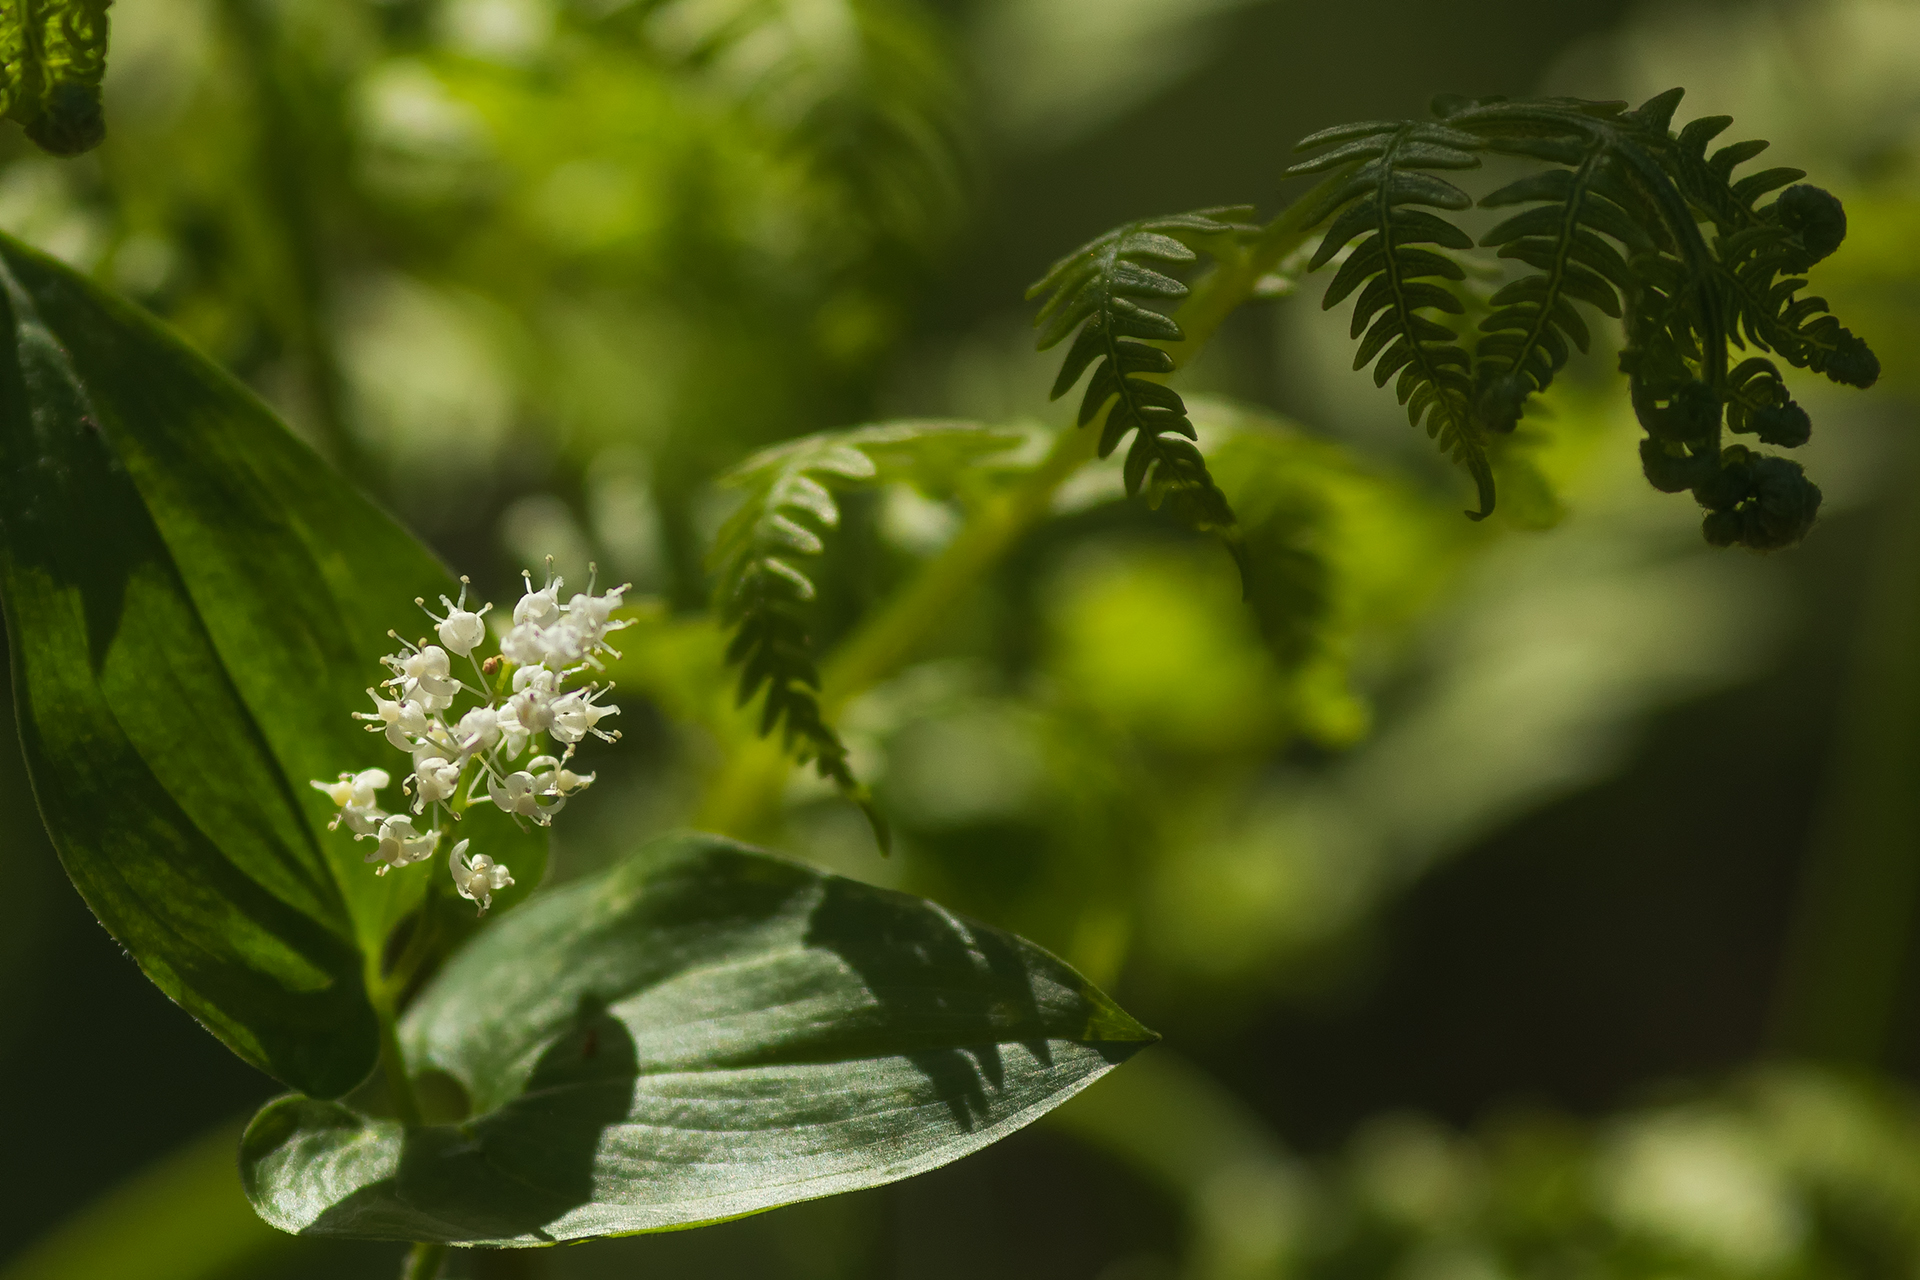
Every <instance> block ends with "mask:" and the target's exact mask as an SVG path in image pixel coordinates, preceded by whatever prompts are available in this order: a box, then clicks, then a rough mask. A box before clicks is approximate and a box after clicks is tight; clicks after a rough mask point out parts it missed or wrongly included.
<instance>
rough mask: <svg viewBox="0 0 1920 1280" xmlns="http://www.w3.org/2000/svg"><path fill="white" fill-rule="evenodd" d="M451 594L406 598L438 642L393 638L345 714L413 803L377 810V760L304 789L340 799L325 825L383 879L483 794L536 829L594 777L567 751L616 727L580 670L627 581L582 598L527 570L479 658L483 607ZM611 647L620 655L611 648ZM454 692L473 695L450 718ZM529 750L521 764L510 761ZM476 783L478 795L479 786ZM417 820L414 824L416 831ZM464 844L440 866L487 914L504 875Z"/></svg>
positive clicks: (612, 737)
mask: <svg viewBox="0 0 1920 1280" xmlns="http://www.w3.org/2000/svg"><path fill="white" fill-rule="evenodd" d="M460 583H461V586H460V597H459V599H457V600H449V599H447V597H445V596H441V597H440V604H441V606H442V607H443V608H444V609H445V610H446V612H445V614H444V615H436V614H434V613H433V612H432V611H430V610H426V601H424V600H416V601H415V602H414V603H415V604H418V605H419V606H420V607H421V608H422V610H426V611H427V617H428V618H429V619H431V620H432V621H433V622H434V623H435V624H436V625H435V632H436V634H437V636H438V638H439V640H440V643H439V644H429V643H427V642H426V640H425V639H422V640H421V641H420V642H419V643H417V644H415V643H409V642H407V641H405V640H402V639H400V637H399V635H398V634H397V633H390V634H393V638H394V639H395V640H398V641H399V643H400V652H398V653H395V654H390V655H388V656H387V657H385V658H383V659H381V661H382V662H384V663H385V664H386V666H387V668H388V669H389V670H390V671H391V672H392V675H391V676H389V677H388V678H387V679H386V680H384V681H382V682H381V688H384V689H386V690H387V691H388V692H389V693H391V694H392V695H393V696H392V697H382V696H381V694H380V690H379V689H368V690H367V696H368V697H370V698H372V699H373V706H374V709H373V710H372V711H370V712H369V711H356V712H355V713H354V718H355V719H356V720H365V721H368V722H369V723H368V725H367V731H368V732H370V733H378V734H381V735H382V736H384V737H385V738H386V740H387V741H388V743H390V744H391V745H392V746H393V747H395V748H396V749H398V750H400V751H404V752H406V753H407V754H408V755H409V756H411V757H412V760H413V769H412V771H411V772H409V773H408V774H407V775H406V777H405V779H404V780H403V781H402V782H401V784H400V789H401V791H402V793H403V794H405V795H408V796H411V797H412V799H413V804H412V809H413V813H412V815H411V816H409V815H407V814H404V813H400V814H393V813H388V812H387V811H385V810H384V809H382V808H381V807H380V801H379V795H378V793H379V792H380V791H382V790H384V789H385V788H386V787H388V786H389V785H391V783H392V778H391V776H390V775H389V774H388V773H387V771H386V770H384V769H379V768H374V769H363V770H360V771H359V772H357V773H356V772H348V773H343V774H341V775H340V776H339V778H338V779H337V780H335V781H333V782H322V781H316V782H314V783H313V784H312V785H313V786H314V788H315V789H316V790H319V791H321V792H324V793H325V794H326V796H327V798H328V799H330V800H332V801H333V803H334V804H335V805H337V806H339V809H340V812H339V813H338V814H336V815H335V817H334V820H333V822H332V823H331V824H330V827H331V828H338V827H340V826H342V825H344V826H345V827H346V828H347V830H348V831H350V832H352V833H353V838H354V839H355V840H372V841H374V847H373V850H372V852H370V853H368V854H367V856H366V861H368V862H377V863H379V864H380V865H379V866H377V867H375V868H374V874H375V875H382V876H383V875H386V874H387V873H388V872H389V871H391V870H394V869H395V868H398V867H405V866H410V865H412V864H413V863H416V862H422V861H425V860H426V859H428V858H430V857H432V856H433V855H434V853H435V851H436V850H437V849H438V847H439V844H440V840H441V837H442V835H443V834H444V832H445V831H446V829H447V827H446V824H447V823H449V822H458V821H459V820H460V816H461V814H462V813H463V812H464V811H465V810H466V809H467V808H468V807H469V806H470V805H472V804H475V803H477V802H478V801H480V800H482V799H485V800H488V801H491V802H492V803H493V804H494V805H496V806H497V807H499V808H500V809H501V810H502V811H503V812H505V813H507V814H509V815H511V816H512V817H513V819H514V821H516V822H519V823H523V824H524V823H526V822H533V823H535V824H537V825H539V826H543V827H544V826H546V825H548V824H549V823H551V822H552V821H553V816H554V815H555V814H556V813H558V812H559V811H560V810H561V809H562V808H564V807H565V806H566V803H567V800H568V799H569V798H570V797H572V796H574V795H576V794H578V793H579V792H581V791H584V790H585V789H586V788H587V787H588V786H589V785H591V784H592V782H593V780H594V775H593V774H591V773H585V774H583V773H576V772H575V771H574V770H573V769H572V768H571V767H570V765H571V763H572V760H573V753H574V749H575V748H576V747H577V746H579V744H580V743H581V742H583V741H585V740H586V739H587V738H588V737H596V738H600V739H602V740H603V741H606V742H613V741H616V740H617V739H618V738H619V736H620V735H619V734H618V733H617V732H615V731H611V730H607V729H602V728H600V727H599V723H600V721H602V720H604V719H606V718H607V717H608V716H615V715H619V714H620V708H619V707H616V706H613V705H611V704H609V703H604V702H601V701H599V699H600V697H601V696H602V695H603V694H605V693H606V692H608V691H610V690H611V689H612V687H613V686H612V685H606V686H602V685H600V684H599V683H598V682H597V681H595V680H593V679H591V678H588V679H586V680H585V682H584V683H582V682H581V680H580V678H581V677H582V676H585V675H587V673H589V672H592V671H597V670H600V669H601V666H602V664H601V662H600V657H601V655H602V654H612V653H613V652H614V651H613V650H612V648H611V647H610V646H609V645H608V644H607V637H608V635H610V634H611V633H612V632H615V631H618V630H620V629H621V628H622V627H624V626H626V625H627V624H626V622H625V621H624V620H615V619H614V618H613V612H614V610H616V609H618V608H619V607H620V602H621V598H622V597H623V596H624V595H625V593H626V591H627V588H626V587H624V586H620V587H615V588H614V589H613V590H611V591H609V592H607V593H605V594H604V595H594V594H593V586H592V584H591V583H589V584H588V587H587V590H586V591H585V592H583V593H580V594H578V595H575V596H574V597H573V598H572V599H571V600H570V601H568V602H566V603H565V604H562V603H561V602H560V590H561V588H562V587H563V586H564V585H565V582H564V580H563V579H561V578H558V577H555V576H553V574H552V573H551V571H549V573H548V576H547V580H546V583H545V584H544V585H543V586H541V587H540V588H539V589H538V590H536V589H535V588H534V585H533V579H532V576H531V575H527V576H526V584H527V589H526V594H525V595H524V596H523V597H522V598H521V600H520V602H519V603H518V604H517V605H515V606H514V611H513V627H512V629H511V630H509V631H507V633H506V634H505V636H503V637H502V639H501V641H500V652H499V653H498V654H497V655H495V656H492V657H487V658H485V659H484V660H483V659H482V657H481V654H480V647H481V645H482V643H483V642H484V641H485V640H486V638H487V624H486V614H487V613H488V611H490V610H491V609H492V608H493V606H492V605H491V604H488V605H483V606H481V607H480V608H479V609H469V608H467V586H468V584H467V580H466V579H465V578H462V579H461V580H460ZM615 656H618V655H617V654H616V655H615ZM456 658H457V659H459V660H460V661H461V662H463V663H464V664H465V665H466V666H468V667H470V668H472V676H473V682H472V683H468V681H467V680H466V678H465V674H466V673H464V672H462V673H461V674H458V675H456V674H455V673H454V659H456ZM463 698H467V699H472V700H473V702H472V705H470V706H468V707H467V709H466V710H465V711H463V712H460V713H459V714H455V712H456V708H457V706H458V704H459V703H460V701H461V700H462V699H463ZM547 738H551V739H552V740H553V741H554V743H556V744H558V745H559V748H560V753H559V754H558V755H553V754H551V753H549V752H548V751H545V750H542V749H541V748H542V747H543V746H544V739H547ZM530 752H531V753H532V754H531V758H529V759H527V760H526V761H525V763H524V764H521V763H519V762H520V761H521V759H522V757H526V756H528V755H529V753H530ZM483 793H484V794H483ZM416 820H419V821H425V822H426V823H427V829H426V830H424V831H422V830H419V829H418V827H417V826H416V825H415V824H416ZM468 843H469V842H468V841H466V840H461V841H458V842H457V843H455V844H454V846H453V848H452V849H451V851H450V852H449V854H448V857H447V869H448V871H449V872H450V874H451V875H452V877H453V883H454V888H455V890H456V891H457V892H458V893H459V894H460V896H461V897H463V898H465V899H467V900H468V901H469V902H473V903H476V904H478V906H479V909H480V914H482V915H484V914H486V911H487V908H488V907H489V906H491V905H492V904H493V895H494V894H495V893H497V892H499V891H500V890H501V889H504V888H506V887H507V886H509V885H511V884H512V883H513V876H512V873H511V872H510V871H509V870H508V869H507V868H506V867H505V866H504V865H502V864H500V863H498V862H496V861H494V859H493V858H492V856H491V855H489V854H486V853H477V854H475V855H473V856H472V857H471V858H469V857H468V856H467V846H468Z"/></svg>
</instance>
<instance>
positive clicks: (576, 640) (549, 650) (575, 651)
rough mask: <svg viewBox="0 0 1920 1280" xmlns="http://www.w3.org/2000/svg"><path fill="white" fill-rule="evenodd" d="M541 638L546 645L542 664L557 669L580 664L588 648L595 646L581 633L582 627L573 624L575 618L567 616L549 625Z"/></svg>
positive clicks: (541, 658) (541, 657)
mask: <svg viewBox="0 0 1920 1280" xmlns="http://www.w3.org/2000/svg"><path fill="white" fill-rule="evenodd" d="M540 638H541V640H543V641H544V642H545V647H546V651H545V652H544V653H543V654H541V656H540V661H541V664H542V665H543V666H547V667H550V668H552V669H553V670H555V671H564V670H566V669H567V668H568V667H571V666H575V665H578V663H579V662H580V660H581V659H582V658H585V657H586V656H587V650H588V649H590V648H592V647H593V646H592V645H591V644H590V643H589V642H588V640H587V638H586V636H584V635H582V634H581V631H580V628H579V627H577V626H575V625H574V624H573V619H571V618H567V617H562V618H561V619H560V621H558V622H556V623H554V624H553V625H552V626H550V627H548V628H547V629H546V630H545V631H543V632H542V633H541V636H540Z"/></svg>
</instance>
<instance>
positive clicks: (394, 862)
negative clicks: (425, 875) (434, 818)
mask: <svg viewBox="0 0 1920 1280" xmlns="http://www.w3.org/2000/svg"><path fill="white" fill-rule="evenodd" d="M439 842H440V832H439V830H438V829H432V830H428V831H415V830H414V829H413V819H412V818H409V817H406V816H405V815H400V816H397V817H392V818H388V819H387V820H386V821H384V822H382V823H381V824H380V842H379V843H378V844H377V845H375V846H374V850H373V852H372V853H370V854H368V855H367V857H366V861H368V862H378V863H380V864H381V865H379V866H377V867H375V868H374V869H373V874H375V875H377V876H383V875H385V874H387V872H389V871H391V870H392V869H393V868H395V867H404V866H407V865H408V864H409V863H414V862H419V861H421V860H422V859H424V858H431V857H432V856H433V847H434V846H435V845H436V844H438V843H439ZM463 843H464V842H463Z"/></svg>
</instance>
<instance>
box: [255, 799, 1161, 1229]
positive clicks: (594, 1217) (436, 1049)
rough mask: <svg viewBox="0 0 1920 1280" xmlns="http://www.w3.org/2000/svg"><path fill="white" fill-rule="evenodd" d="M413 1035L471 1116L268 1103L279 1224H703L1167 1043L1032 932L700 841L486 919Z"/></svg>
mask: <svg viewBox="0 0 1920 1280" xmlns="http://www.w3.org/2000/svg"><path fill="white" fill-rule="evenodd" d="M402 1038H403V1042H404V1044H405V1047H406V1052H407V1056H408V1060H409V1062H410V1064H411V1065H412V1067H413V1068H414V1069H416V1070H420V1071H425V1070H437V1071H442V1072H445V1073H447V1075H449V1076H451V1077H452V1078H453V1079H454V1080H456V1081H458V1082H459V1084H460V1085H461V1086H462V1087H463V1088H464V1089H465V1090H466V1093H467V1096H468V1097H469V1098H470V1099H471V1100H472V1104H473V1111H474V1113H475V1115H474V1118H473V1119H470V1120H468V1121H466V1122H464V1123H461V1124H454V1125H440V1126H429V1127H424V1128H420V1129H416V1130H413V1131H411V1132H406V1131H403V1130H402V1129H401V1127H400V1126H399V1125H398V1124H396V1123H394V1122H392V1121H383V1120H373V1119H370V1118H367V1117H364V1116H361V1115H358V1114H356V1113H354V1112H352V1111H350V1110H348V1109H347V1108H345V1107H342V1106H338V1105H336V1104H331V1103H322V1102H315V1101H312V1100H311V1099H305V1098H285V1099H282V1100H280V1101H278V1102H275V1103H272V1104H270V1105H269V1106H268V1107H267V1108H266V1109H265V1110H263V1111H262V1112H261V1113H260V1115H259V1116H258V1117H256V1118H255V1120H254V1122H253V1125H252V1127H251V1128H250V1129H249V1131H248V1134H247V1139H246V1142H245V1143H244V1145H243V1148H242V1157H241V1159H242V1176H243V1179H244V1181H245V1184H246V1187H247V1193H248V1195H249V1196H250V1197H251V1198H252V1200H253V1203H254V1206H255V1208H256V1209H258V1210H259V1212H260V1214H261V1216H263V1217H265V1218H266V1219H267V1220H268V1221H269V1222H272V1223H274V1224H275V1225H277V1226H280V1227H282V1228H284V1229H286V1230H288V1231H295V1232H299V1233H302V1234H306V1235H344V1236H372V1237H377V1238H383V1239H424V1240H444V1241H451V1242H458V1243H467V1244H493V1245H535V1244H547V1243H555V1242H560V1241H566V1240H579V1239H586V1238H589V1237H594V1236H606V1235H619V1234H624V1233H630V1232H639V1231H663V1230H671V1229H674V1228H678V1227H690V1226H697V1225H701V1224H703V1223H708V1222H714V1221H718V1220H720V1219H724V1218H732V1217H738V1216H740V1215H742V1214H747V1213H756V1212H759V1211H760V1210H763V1209H771V1208H774V1207H776V1206H779V1205H783V1204H792V1203H794V1202H796V1201H800V1200H811V1199H814V1198H817V1197H820V1196H826V1195H833V1194H836V1193H838V1192H843V1191H852V1190H857V1189H859V1188H862V1187H872V1186H878V1185H881V1184H883V1183H887V1182H892V1181H895V1180H897V1179H900V1178H905V1177H909V1176H911V1175H913V1174H916V1173H922V1172H925V1171H926V1170H928V1169H933V1168H937V1167H938V1166H940V1165H943V1164H946V1163H948V1162H949V1161H952V1160H956V1159H958V1158H959V1157H961V1156H963V1155H966V1154H968V1153H970V1152H972V1151H975V1150H978V1149H979V1148H981V1147H983V1146H986V1145H987V1144H989V1143H991V1142H994V1141H997V1140H998V1139H1000V1138H1002V1137H1005V1136H1006V1135H1007V1134H1009V1133H1011V1132H1013V1131H1014V1130H1015V1129H1018V1128H1020V1127H1021V1126H1022V1125H1025V1124H1028V1123H1030V1122H1031V1121H1033V1120H1034V1119H1036V1118H1037V1117H1038V1116H1040V1115H1041V1114H1042V1113H1043V1112H1045V1111H1047V1110H1049V1109H1051V1108H1052V1107H1054V1106H1057V1105H1058V1104H1059V1103H1061V1102H1063V1101H1065V1100H1066V1099H1067V1098H1068V1097H1070V1096H1072V1095H1073V1094H1074V1093H1076V1092H1078V1091H1079V1090H1081V1089H1083V1088H1085V1087H1086V1086H1087V1085H1088V1084H1090V1083H1092V1082H1093V1081H1094V1080H1096V1079H1098V1078H1099V1077H1100V1076H1101V1075H1103V1074H1105V1073H1106V1072H1107V1071H1109V1070H1111V1069H1112V1068H1113V1067H1114V1066H1115V1065H1117V1064H1119V1063H1120V1062H1123V1061H1125V1060H1126V1059H1127V1058H1128V1057H1130V1056H1131V1055H1132V1054H1134V1053H1135V1052H1137V1051H1138V1050H1139V1049H1140V1048H1141V1047H1143V1046H1144V1045H1146V1044H1148V1043H1150V1042H1151V1041H1152V1040H1153V1039H1154V1038H1155V1037H1154V1036H1153V1033H1151V1032H1149V1031H1147V1030H1146V1029H1145V1028H1143V1027H1141V1026H1140V1025H1139V1024H1138V1023H1136V1022H1135V1021H1134V1020H1133V1019H1132V1018H1130V1017H1128V1016H1127V1015H1126V1013H1124V1012H1123V1011H1122V1010H1121V1009H1120V1008H1119V1007H1118V1006H1116V1005H1115V1004H1114V1003H1113V1002H1112V1001H1111V1000H1109V999H1108V998H1107V997H1106V996H1104V995H1102V994H1101V993H1100V992H1099V991H1098V990H1096V989H1095V988H1094V987H1093V986H1092V985H1091V984H1090V983H1088V982H1087V981H1086V980H1085V979H1084V978H1082V977H1080V975H1078V974H1077V973H1075V972H1074V971H1073V970H1072V969H1070V968H1068V967H1067V966H1066V965H1065V964H1063V963H1061V962H1060V961H1059V960H1056V959H1054V958H1053V957H1052V956H1050V955H1048V954H1046V953H1045V952H1044V951H1041V950H1040V949H1039V948H1037V947H1035V946H1033V945H1032V944H1031V943H1027V942H1024V941H1022V940H1021V939H1019V938H1015V937H1012V936H1010V935H1007V934H1004V933H1000V932H998V931H997V930H993V929H989V928H986V927H984V926H981V925H978V924H973V923H970V922H968V921H964V920H962V919H960V918H958V917H956V916H954V915H952V914H951V913H949V912H947V911H945V910H944V909H942V908H940V907H938V906H936V905H934V904H933V903H930V902H925V901H922V900H920V899H917V898H911V897H907V896H906V895H904V894H899V893H893V892H889V891H887V890H884V889H876V888H872V887H870V886H868V885H863V884H859V883H857V882H854V881H851V880H844V879H841V878H839V877H837V876H830V875H825V874H823V873H821V872H817V871H813V870H810V869H808V868H806V867H802V866H799V865H797V864H795V863H790V862H786V861H782V860H780V859H777V858H773V857H770V856H768V855H765V854H762V853H759V852H756V851H754V850H752V849H748V848H746V847H744V846H742V845H737V844H734V843H732V842H731V841H727V840H723V839H721V838H719V837H717V836H702V835H689V836H680V837H674V838H670V839H668V840H664V841H661V842H658V843H656V844H655V845H653V846H650V847H649V848H647V849H644V850H642V851H641V852H640V853H639V854H637V855H636V856H635V857H634V858H633V859H631V860H629V861H628V862H627V863H625V864H624V865H622V866H619V867H616V868H614V869H612V870H611V871H608V872H606V873H603V874H602V875H600V876H598V877H596V878H594V879H592V880H588V881H584V882H581V883H577V884H573V885H569V886H568V887H566V888H564V889H561V890H559V891H557V892H554V893H551V894H549V895H547V896H546V897H544V898H542V899H539V900H537V901H535V902H534V903H533V904H531V905H530V906H528V907H527V908H525V909H523V910H521V911H519V912H518V913H516V914H515V915H513V916H511V917H509V918H508V919H506V920H503V921H501V923H500V924H499V925H497V926H495V927H494V928H492V929H490V930H489V931H488V932H486V933H485V934H483V935H481V936H480V937H479V938H478V939H477V940H476V941H475V942H474V943H473V944H472V945H471V946H470V947H469V948H468V949H467V950H466V951H464V952H462V953H461V954H460V955H459V956H457V957H456V958H455V959H454V960H453V962H452V963H451V964H450V965H448V967H447V969H446V970H445V971H444V972H443V973H442V974H441V975H440V976H439V978H438V979H437V980H436V981H435V983H434V984H433V985H432V986H431V987H430V988H429V989H428V990H427V991H426V993H425V994H424V995H423V996H422V998H421V999H420V1001H419V1002H418V1004H417V1005H416V1006H415V1007H414V1009H413V1011H412V1012H411V1013H410V1014H409V1015H408V1017H407V1019H406V1022H405V1024H404V1025H403V1027H402Z"/></svg>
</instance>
